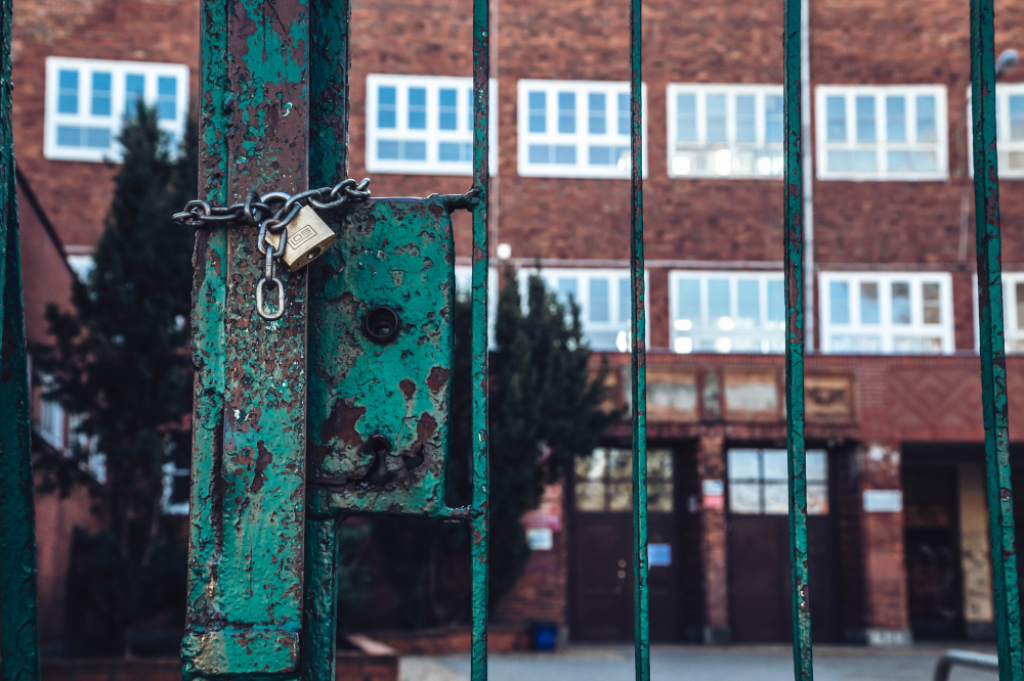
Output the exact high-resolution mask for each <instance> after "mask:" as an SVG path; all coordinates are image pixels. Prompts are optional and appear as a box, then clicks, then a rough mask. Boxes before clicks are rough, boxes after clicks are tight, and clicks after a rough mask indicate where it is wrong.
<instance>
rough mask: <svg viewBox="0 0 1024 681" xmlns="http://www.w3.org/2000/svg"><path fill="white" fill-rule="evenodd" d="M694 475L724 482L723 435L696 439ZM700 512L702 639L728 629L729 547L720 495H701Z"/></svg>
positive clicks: (711, 637) (718, 634)
mask: <svg viewBox="0 0 1024 681" xmlns="http://www.w3.org/2000/svg"><path fill="white" fill-rule="evenodd" d="M697 475H698V477H699V478H700V480H701V481H702V482H703V481H705V480H718V481H719V482H721V483H723V484H724V481H725V475H726V470H725V438H724V437H722V436H721V435H717V436H705V437H702V438H701V439H700V440H699V442H698V445H697ZM719 502H720V503H719ZM700 515H701V530H702V533H701V542H700V553H701V558H702V563H703V567H704V624H705V627H706V628H705V640H709V639H713V638H714V637H716V636H721V635H722V633H723V632H728V630H729V572H728V566H729V558H728V554H729V549H728V533H727V529H726V520H725V499H724V496H723V497H719V499H717V500H715V501H712V498H711V497H704V496H703V495H702V502H701V511H700ZM716 632H718V633H716ZM726 635H727V633H726Z"/></svg>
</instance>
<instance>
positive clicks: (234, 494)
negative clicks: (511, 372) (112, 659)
mask: <svg viewBox="0 0 1024 681" xmlns="http://www.w3.org/2000/svg"><path fill="white" fill-rule="evenodd" d="M306 5H307V3H306V2H305V1H304V0H278V1H277V2H260V1H258V0H229V1H227V2H225V1H224V0H206V1H205V2H204V3H203V16H202V22H203V26H202V30H203V67H202V78H201V82H202V93H201V99H202V118H201V131H200V164H201V170H200V187H201V191H202V192H203V193H204V195H205V196H204V198H207V199H208V200H211V201H216V202H217V203H220V204H222V205H223V204H224V203H230V202H233V201H237V200H241V199H242V198H243V197H244V196H245V194H246V192H247V191H248V190H250V189H256V190H257V191H260V192H266V191H270V190H282V191H286V192H289V193H294V192H296V191H300V190H302V189H305V188H306V186H307V177H306V176H307V165H306V157H307V152H308V120H307V118H308V112H309V106H308V101H309V93H308V74H307V50H308V45H309V12H308V9H307V6H306ZM196 265H197V268H196V278H195V285H194V292H193V296H194V306H193V355H194V361H195V365H196V406H195V412H194V427H195V434H194V442H193V464H192V473H193V480H192V492H191V502H192V508H191V518H190V525H191V531H190V555H189V585H188V594H189V600H188V615H187V622H186V633H185V639H184V642H183V644H182V656H183V659H184V661H185V667H184V672H183V673H184V675H185V676H186V677H187V678H188V677H208V676H220V675H294V676H296V677H297V676H298V671H299V651H300V647H301V645H300V644H301V641H300V632H301V627H302V604H303V593H302V586H303V558H304V555H303V535H304V530H305V449H306V388H307V386H306V366H305V346H306V273H305V272H302V271H299V272H295V273H290V272H282V273H281V274H280V275H279V276H280V277H281V279H282V281H283V282H284V289H285V300H286V302H285V311H284V315H283V316H282V318H281V319H280V320H278V321H274V322H266V321H264V320H263V319H261V318H260V317H259V316H258V315H257V314H256V311H255V306H254V300H255V295H254V293H255V285H256V282H257V281H259V279H260V278H261V277H262V266H263V258H262V256H261V255H260V254H259V253H258V251H257V250H256V230H255V228H250V227H243V226H232V227H230V228H227V229H212V230H210V231H205V230H200V231H199V234H198V236H197V240H196Z"/></svg>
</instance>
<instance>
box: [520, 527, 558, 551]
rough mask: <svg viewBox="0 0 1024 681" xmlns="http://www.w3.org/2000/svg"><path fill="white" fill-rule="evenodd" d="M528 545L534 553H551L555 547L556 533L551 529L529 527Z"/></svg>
mask: <svg viewBox="0 0 1024 681" xmlns="http://www.w3.org/2000/svg"><path fill="white" fill-rule="evenodd" d="M526 543H527V544H528V545H529V547H530V548H531V549H532V550H534V551H550V550H551V549H553V548H554V547H555V536H554V532H552V531H551V528H550V527H528V528H527V529H526Z"/></svg>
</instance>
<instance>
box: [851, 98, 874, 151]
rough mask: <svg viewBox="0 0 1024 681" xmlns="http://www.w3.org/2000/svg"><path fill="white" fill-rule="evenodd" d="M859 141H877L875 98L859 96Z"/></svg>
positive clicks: (857, 105)
mask: <svg viewBox="0 0 1024 681" xmlns="http://www.w3.org/2000/svg"><path fill="white" fill-rule="evenodd" d="M855 103H856V107H857V141H858V142H874V141H875V98H874V97H872V96H867V97H857V99H856V102H855Z"/></svg>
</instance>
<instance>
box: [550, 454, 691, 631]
mask: <svg viewBox="0 0 1024 681" xmlns="http://www.w3.org/2000/svg"><path fill="white" fill-rule="evenodd" d="M673 469H674V465H673V453H672V451H671V450H668V449H651V450H650V451H649V452H648V465H647V492H648V505H647V508H648V546H649V551H648V556H649V558H650V562H651V567H650V572H649V579H648V584H649V588H650V621H651V640H652V641H673V640H677V639H678V637H679V634H680V626H679V620H680V616H679V615H680V613H679V607H678V600H679V599H678V595H677V583H678V574H677V573H678V567H677V565H678V562H679V561H678V556H679V551H678V547H677V546H676V542H675V537H676V531H675V525H676V523H675V518H674V515H673V509H674V506H675V500H674V492H675V485H674V481H673ZM632 476H633V471H632V454H631V452H630V450H628V449H616V448H604V447H602V448H598V449H596V450H595V451H594V454H593V455H592V456H590V457H588V458H585V459H580V460H578V461H577V465H576V470H575V475H574V479H573V484H572V490H573V493H572V495H571V498H572V504H573V513H572V517H573V528H572V530H573V531H572V535H571V537H572V538H571V544H570V549H569V551H570V560H571V566H572V573H571V594H570V626H571V631H572V638H573V640H578V641H629V640H632V638H633V559H632V555H633V554H632V547H633V515H632V503H633V484H632Z"/></svg>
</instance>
